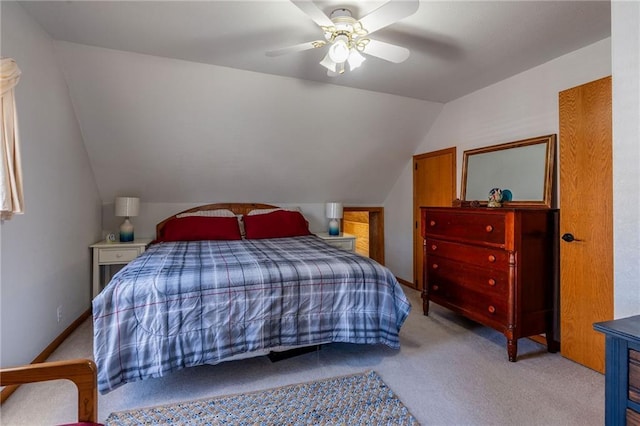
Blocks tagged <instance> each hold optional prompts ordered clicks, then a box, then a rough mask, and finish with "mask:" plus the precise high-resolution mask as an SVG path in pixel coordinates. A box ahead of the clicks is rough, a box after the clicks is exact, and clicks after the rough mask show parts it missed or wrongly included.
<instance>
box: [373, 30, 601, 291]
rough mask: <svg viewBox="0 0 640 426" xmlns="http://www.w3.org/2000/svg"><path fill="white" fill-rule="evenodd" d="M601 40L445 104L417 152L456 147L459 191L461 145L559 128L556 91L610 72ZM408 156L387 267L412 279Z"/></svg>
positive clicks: (388, 210) (395, 196)
mask: <svg viewBox="0 0 640 426" xmlns="http://www.w3.org/2000/svg"><path fill="white" fill-rule="evenodd" d="M610 43H611V40H610V39H605V40H602V41H600V42H597V43H594V44H592V45H590V46H587V47H585V48H582V49H579V50H577V51H575V52H572V53H569V54H567V55H564V56H561V57H559V58H556V59H554V60H553V61H550V62H547V63H546V64H543V65H540V66H538V67H535V68H532V69H530V70H528V71H525V72H523V73H521V74H518V75H516V76H514V77H511V78H508V79H506V80H503V81H501V82H499V83H496V84H494V85H492V86H489V87H486V88H484V89H481V90H478V91H477V92H474V93H471V94H469V95H467V96H464V97H462V98H459V99H456V100H455V101H452V102H449V103H447V104H446V105H445V106H444V108H443V110H442V113H441V114H440V115H439V116H438V118H437V119H436V122H435V123H434V124H433V126H431V129H430V130H429V132H428V133H427V135H426V137H425V139H424V141H423V142H422V143H421V144H420V145H419V147H418V149H417V150H416V152H415V154H421V153H425V152H431V151H436V150H439V149H443V148H449V147H452V146H456V147H457V154H458V164H457V173H458V178H457V185H458V193H460V188H459V187H460V179H461V173H462V154H463V152H464V151H465V150H468V149H472V148H477V147H481V146H486V145H494V144H498V143H503V142H510V141H515V140H519V139H526V138H530V137H534V136H541V135H546V134H550V133H556V134H557V133H558V132H559V123H558V92H560V91H561V90H564V89H568V88H571V87H574V86H578V85H580V84H583V83H586V82H589V81H592V80H595V79H598V78H601V77H604V76H607V75H610V74H611V45H610ZM411 162H412V160H411V159H408V165H407V167H405V169H404V172H403V173H402V175H401V176H400V178H399V180H398V181H397V182H396V184H395V186H394V187H393V189H392V190H391V192H390V193H389V195H388V196H387V199H386V200H385V203H384V207H385V232H386V235H385V241H386V245H385V252H386V256H387V266H388V267H389V268H390V269H391V270H392V271H393V272H394V273H395V274H396V276H398V277H400V278H403V279H405V280H407V281H413V237H412V232H413V229H412V226H411V225H412V223H413V217H412V216H413V214H412V210H413V205H412V203H413V192H412V191H413V190H412V187H413V180H412V171H411Z"/></svg>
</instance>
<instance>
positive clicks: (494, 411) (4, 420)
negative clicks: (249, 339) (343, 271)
mask: <svg viewBox="0 0 640 426" xmlns="http://www.w3.org/2000/svg"><path fill="white" fill-rule="evenodd" d="M405 291H406V293H407V295H408V296H409V298H410V300H411V303H412V304H413V310H412V312H411V314H410V315H409V318H408V319H407V322H406V323H405V325H404V326H403V329H402V332H401V336H400V337H401V345H402V349H401V350H400V351H394V350H391V349H389V348H386V347H384V346H359V345H348V344H334V345H329V346H325V347H323V348H322V350H320V351H317V352H312V353H308V354H305V355H302V356H298V357H295V358H291V359H288V360H284V361H280V362H276V363H272V362H271V361H269V360H268V358H267V357H261V358H254V359H249V360H242V361H234V362H228V363H222V364H219V365H214V366H202V367H195V368H191V369H187V370H183V371H179V372H176V373H174V374H171V375H169V376H167V377H164V378H160V379H153V380H146V381H142V382H136V383H130V384H127V385H125V386H122V387H121V388H118V389H116V390H115V391H113V392H111V393H109V394H106V395H100V396H99V414H98V419H99V420H100V421H102V422H104V421H105V419H106V418H107V416H108V415H109V414H110V413H112V412H116V411H123V410H130V409H134V408H140V407H152V406H157V405H163V404H171V403H176V402H180V401H189V400H196V399H203V398H212V397H216V396H221V395H230V394H238V393H246V392H252V391H257V390H262V389H269V388H273V387H278V386H286V385H290V384H292V383H302V382H308V381H314V380H321V379H326V378H329V377H335V376H342V375H348V374H354V373H357V372H361V371H365V370H374V371H375V372H376V373H378V375H379V376H380V377H381V378H382V380H384V383H386V384H387V385H388V386H389V387H390V388H391V389H393V391H394V393H395V395H397V397H398V398H399V399H400V400H401V401H402V402H403V403H404V405H405V406H406V407H407V408H408V409H409V411H410V412H411V414H413V415H414V416H415V418H416V419H417V420H418V422H420V423H421V424H424V425H563V426H564V425H567V426H570V425H581V426H582V425H602V424H604V377H603V376H602V375H601V374H599V373H596V372H594V371H592V370H589V369H587V368H585V367H583V366H581V365H578V364H576V363H574V362H571V361H569V360H567V359H565V358H563V357H562V356H561V355H560V354H550V353H547V352H546V350H545V348H543V347H542V346H541V345H539V344H537V343H535V342H532V341H530V340H528V339H521V340H520V341H519V351H518V362H515V363H511V362H508V361H507V352H506V346H505V343H506V342H505V338H504V336H503V335H502V334H500V333H497V332H495V331H494V330H491V329H488V328H486V327H482V326H480V325H478V324H476V323H473V322H471V321H469V320H466V319H464V318H462V317H459V316H457V315H454V314H453V313H451V312H450V311H447V310H446V309H444V308H440V307H438V306H437V305H432V309H431V314H430V315H429V317H425V316H424V315H422V302H421V299H420V295H419V293H418V292H417V291H414V290H410V289H406V288H405ZM91 344H92V329H91V323H90V322H89V321H87V323H85V324H83V325H82V327H81V328H80V329H79V330H78V331H77V332H76V333H74V334H73V335H72V336H71V337H70V338H69V339H68V340H67V341H66V342H65V343H64V345H63V347H61V348H60V350H59V351H57V352H56V353H55V354H54V356H53V357H52V359H68V358H78V357H91V353H92V346H91ZM75 398H76V397H75V390H74V387H73V385H72V384H70V383H66V382H60V381H58V382H52V383H44V384H33V385H28V386H22V387H21V388H20V389H18V391H17V392H16V393H15V394H14V395H13V396H12V397H11V398H9V400H8V401H7V402H6V403H5V404H4V405H3V406H2V411H1V413H0V416H1V417H0V423H1V424H2V425H34V424H37V425H44V424H56V423H65V422H71V421H74V420H75V413H76V407H75Z"/></svg>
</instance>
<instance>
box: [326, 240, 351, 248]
mask: <svg viewBox="0 0 640 426" xmlns="http://www.w3.org/2000/svg"><path fill="white" fill-rule="evenodd" d="M327 243H329V244H331V245H332V246H334V247H337V248H339V249H342V250H348V251H354V249H355V248H354V247H353V243H354V241H353V240H352V239H348V240H333V241H331V240H329V241H327Z"/></svg>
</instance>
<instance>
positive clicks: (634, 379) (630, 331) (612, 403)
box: [593, 315, 640, 426]
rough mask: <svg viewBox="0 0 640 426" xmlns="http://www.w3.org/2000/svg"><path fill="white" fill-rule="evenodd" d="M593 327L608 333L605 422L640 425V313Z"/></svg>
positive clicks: (611, 425) (611, 424)
mask: <svg viewBox="0 0 640 426" xmlns="http://www.w3.org/2000/svg"><path fill="white" fill-rule="evenodd" d="M593 328H594V329H595V330H597V331H599V332H602V333H604V334H605V337H606V370H605V371H606V373H605V424H606V425H607V426H618V425H628V426H632V425H633V426H636V425H640V315H636V316H633V317H629V318H622V319H618V320H614V321H606V322H599V323H595V324H594V325H593Z"/></svg>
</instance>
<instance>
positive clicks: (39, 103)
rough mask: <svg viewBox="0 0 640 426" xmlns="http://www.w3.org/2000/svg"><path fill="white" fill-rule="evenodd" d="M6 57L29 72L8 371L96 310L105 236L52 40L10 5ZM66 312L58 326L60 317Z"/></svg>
mask: <svg viewBox="0 0 640 426" xmlns="http://www.w3.org/2000/svg"><path fill="white" fill-rule="evenodd" d="M0 7H1V18H2V22H1V23H2V33H1V36H2V51H1V52H0V53H1V55H2V56H6V57H12V58H14V59H15V60H16V62H17V63H18V66H19V67H20V68H21V70H22V77H21V80H20V83H19V84H18V86H17V88H16V92H15V94H16V104H17V110H18V120H19V126H20V127H19V129H20V136H21V141H22V144H21V148H22V168H23V172H24V190H25V206H26V212H25V214H24V215H19V216H14V218H13V219H11V220H9V221H5V222H4V223H3V224H2V225H0V227H1V228H2V231H1V233H0V244H1V257H2V258H1V264H2V267H1V271H2V275H1V276H0V294H1V297H0V299H1V300H0V303H1V307H2V309H1V311H0V323H1V333H0V338H1V345H0V346H1V348H0V363H1V365H2V366H3V367H5V366H11V365H17V364H23V363H28V362H31V361H32V360H33V359H34V358H35V357H36V356H37V355H38V354H39V353H40V352H41V351H42V350H43V349H44V348H45V347H46V346H47V345H48V344H50V343H51V342H52V341H53V340H54V339H55V338H56V337H57V336H58V335H59V334H60V333H61V332H62V331H63V330H64V329H65V328H66V327H68V326H69V324H70V323H71V322H72V321H73V320H75V319H76V318H78V316H79V315H80V314H82V312H84V311H86V310H87V309H88V308H89V306H90V288H91V279H90V270H91V257H90V252H89V249H88V246H89V245H90V244H91V243H92V242H94V240H95V239H96V238H99V236H100V220H101V218H100V214H101V213H100V200H99V199H98V195H97V194H98V192H97V187H96V185H95V182H94V179H93V174H92V172H91V169H90V167H89V160H88V157H87V153H86V150H85V148H84V145H83V143H82V137H81V135H80V130H79V128H78V125H77V123H76V119H75V115H74V113H73V110H72V107H71V102H70V99H69V94H68V91H67V86H66V84H65V82H64V79H63V77H62V73H61V72H60V69H59V67H58V64H57V62H56V57H55V56H54V54H53V47H52V40H51V39H50V38H49V36H48V35H47V34H46V33H44V31H42V29H41V28H40V27H39V26H38V25H37V24H36V23H35V21H33V20H32V19H31V18H30V17H29V16H28V15H27V14H26V13H25V12H24V10H23V9H22V7H21V6H19V5H18V4H17V3H14V2H7V1H2V2H1V4H0ZM59 305H62V307H63V319H62V321H61V322H59V323H58V322H57V319H56V309H57V307H58V306H59Z"/></svg>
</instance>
